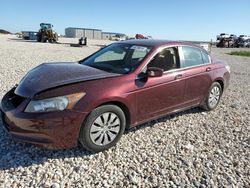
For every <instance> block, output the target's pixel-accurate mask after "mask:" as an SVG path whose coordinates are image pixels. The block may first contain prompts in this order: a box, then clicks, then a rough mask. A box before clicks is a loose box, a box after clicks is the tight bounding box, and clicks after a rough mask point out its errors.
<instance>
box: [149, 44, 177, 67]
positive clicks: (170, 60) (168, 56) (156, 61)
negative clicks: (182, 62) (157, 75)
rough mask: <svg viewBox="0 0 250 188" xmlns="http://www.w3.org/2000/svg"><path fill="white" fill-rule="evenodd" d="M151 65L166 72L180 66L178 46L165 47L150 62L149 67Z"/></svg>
mask: <svg viewBox="0 0 250 188" xmlns="http://www.w3.org/2000/svg"><path fill="white" fill-rule="evenodd" d="M149 67H157V68H161V69H163V71H164V72H165V71H169V70H173V69H176V68H179V56H178V50H177V48H174V47H172V48H166V49H163V50H162V51H161V52H159V53H158V54H156V55H155V56H154V58H153V59H152V60H151V61H150V62H149V64H148V65H147V68H149Z"/></svg>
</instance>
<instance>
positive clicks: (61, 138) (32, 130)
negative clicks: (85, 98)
mask: <svg viewBox="0 0 250 188" xmlns="http://www.w3.org/2000/svg"><path fill="white" fill-rule="evenodd" d="M13 93H14V91H12V90H11V91H9V92H8V93H7V94H6V95H5V96H4V97H3V99H2V102H1V110H0V111H1V117H2V122H3V126H4V129H5V130H6V131H7V132H8V133H9V135H10V136H11V137H12V138H13V139H14V140H15V141H18V142H27V143H32V144H35V145H38V146H42V147H45V148H49V149H66V148H72V147H75V146H77V143H78V135H79V130H80V127H81V125H82V122H83V120H84V118H85V117H86V115H87V114H86V113H81V112H76V111H73V110H65V111H61V112H50V113H39V114H36V113H25V112H24V109H25V107H26V106H27V104H28V102H29V100H28V99H24V100H23V101H22V102H21V103H20V104H19V105H17V106H13V105H12V104H10V103H11V102H10V100H9V99H10V97H11V96H12V95H13Z"/></svg>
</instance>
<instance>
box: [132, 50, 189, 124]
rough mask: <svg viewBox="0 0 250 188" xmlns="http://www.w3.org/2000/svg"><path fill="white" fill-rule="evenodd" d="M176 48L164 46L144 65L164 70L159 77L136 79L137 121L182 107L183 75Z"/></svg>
mask: <svg viewBox="0 0 250 188" xmlns="http://www.w3.org/2000/svg"><path fill="white" fill-rule="evenodd" d="M179 66H180V62H179V56H178V49H177V48H166V49H163V50H162V51H161V52H160V53H158V54H157V55H156V56H155V57H154V58H153V59H152V60H151V61H150V62H149V63H148V65H147V66H146V67H145V70H146V69H147V68H149V67H158V68H162V69H163V70H164V74H163V75H162V76H161V77H148V79H147V80H146V81H144V80H140V79H137V80H136V81H135V84H136V87H137V92H136V93H137V94H136V95H137V122H138V123H140V122H143V121H146V120H149V119H151V118H153V117H158V116H160V115H163V114H165V113H167V112H170V111H174V110H176V109H178V108H181V107H182V104H183V102H184V89H185V75H184V72H183V71H181V70H180V69H179Z"/></svg>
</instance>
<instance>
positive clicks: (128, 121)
mask: <svg viewBox="0 0 250 188" xmlns="http://www.w3.org/2000/svg"><path fill="white" fill-rule="evenodd" d="M104 105H115V106H118V107H119V108H121V110H122V111H123V112H124V114H125V118H126V129H127V128H129V127H130V124H131V113H130V111H129V108H128V107H127V105H125V104H124V103H122V102H120V101H108V102H104V103H102V104H100V105H98V106H97V107H99V106H104ZM97 107H96V108H97Z"/></svg>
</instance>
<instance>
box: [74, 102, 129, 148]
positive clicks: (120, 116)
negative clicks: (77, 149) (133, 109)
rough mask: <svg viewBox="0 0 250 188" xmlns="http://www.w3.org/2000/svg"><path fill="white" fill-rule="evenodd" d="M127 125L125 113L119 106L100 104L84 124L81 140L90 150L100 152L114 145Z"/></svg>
mask: <svg viewBox="0 0 250 188" xmlns="http://www.w3.org/2000/svg"><path fill="white" fill-rule="evenodd" d="M125 127H126V118H125V114H124V112H123V111H122V110H121V109H120V108H119V107H118V106H115V105H104V106H100V107H97V108H96V109H94V110H93V111H92V112H91V113H90V114H89V115H88V117H87V118H86V120H85V122H84V123H83V124H82V126H81V129H80V133H79V142H80V144H81V145H82V146H83V147H84V148H85V149H87V150H89V151H92V152H100V151H103V150H106V149H109V148H111V147H112V146H114V145H115V144H116V143H117V142H118V141H119V140H120V138H121V136H122V135H123V133H124V130H125Z"/></svg>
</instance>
